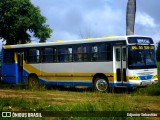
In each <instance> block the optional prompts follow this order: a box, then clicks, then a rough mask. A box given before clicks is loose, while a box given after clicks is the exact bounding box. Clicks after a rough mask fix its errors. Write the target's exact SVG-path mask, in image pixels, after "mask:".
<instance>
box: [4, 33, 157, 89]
mask: <svg viewBox="0 0 160 120" xmlns="http://www.w3.org/2000/svg"><path fill="white" fill-rule="evenodd" d="M2 81H3V82H6V83H11V84H29V85H30V86H35V85H37V84H49V85H63V86H64V85H65V86H93V88H94V89H95V90H98V91H102V92H104V91H107V90H108V88H112V87H128V88H133V87H137V86H147V85H151V84H156V83H157V82H158V76H157V65H156V55H155V46H154V43H153V40H152V38H150V37H146V36H136V35H134V36H112V37H104V38H90V39H88V40H86V39H83V40H74V41H71V40H70V41H64V42H63V41H61V42H48V43H34V44H19V45H5V46H3V48H2Z"/></svg>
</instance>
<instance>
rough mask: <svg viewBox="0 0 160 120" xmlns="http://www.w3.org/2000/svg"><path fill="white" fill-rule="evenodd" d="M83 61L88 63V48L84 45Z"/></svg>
mask: <svg viewBox="0 0 160 120" xmlns="http://www.w3.org/2000/svg"><path fill="white" fill-rule="evenodd" d="M83 61H90V47H89V45H85V46H84V47H83Z"/></svg>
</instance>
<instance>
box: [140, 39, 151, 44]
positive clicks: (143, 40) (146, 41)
mask: <svg viewBox="0 0 160 120" xmlns="http://www.w3.org/2000/svg"><path fill="white" fill-rule="evenodd" d="M137 42H138V43H147V44H149V43H150V41H149V39H137Z"/></svg>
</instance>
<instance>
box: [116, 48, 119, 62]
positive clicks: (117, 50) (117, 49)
mask: <svg viewBox="0 0 160 120" xmlns="http://www.w3.org/2000/svg"><path fill="white" fill-rule="evenodd" d="M116 61H120V48H116Z"/></svg>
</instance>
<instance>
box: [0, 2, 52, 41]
mask: <svg viewBox="0 0 160 120" xmlns="http://www.w3.org/2000/svg"><path fill="white" fill-rule="evenodd" d="M45 23H46V18H45V17H44V16H42V15H41V14H40V9H39V8H38V7H35V6H34V5H33V4H32V3H31V2H30V0H0V38H1V39H4V40H6V44H17V43H26V42H30V41H31V36H30V33H33V35H34V36H35V37H37V38H39V39H40V42H45V41H46V39H47V38H49V37H50V35H51V32H52V30H51V29H50V28H49V26H48V25H47V24H45Z"/></svg>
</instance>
